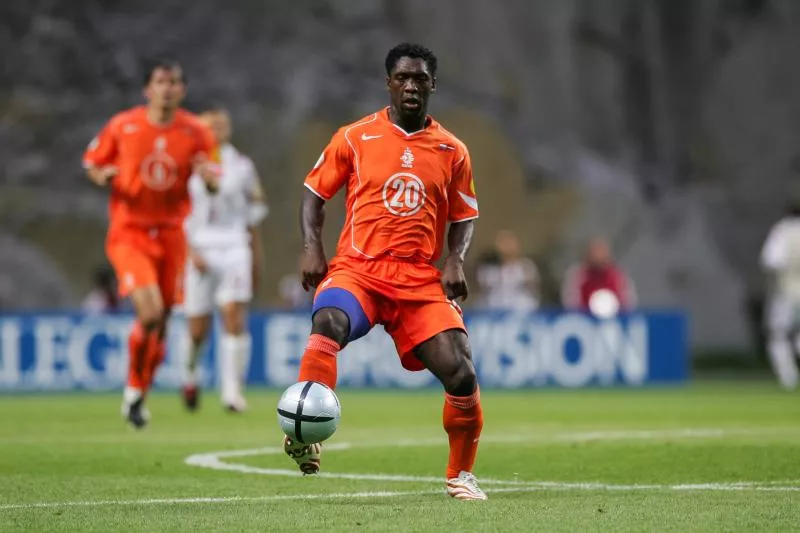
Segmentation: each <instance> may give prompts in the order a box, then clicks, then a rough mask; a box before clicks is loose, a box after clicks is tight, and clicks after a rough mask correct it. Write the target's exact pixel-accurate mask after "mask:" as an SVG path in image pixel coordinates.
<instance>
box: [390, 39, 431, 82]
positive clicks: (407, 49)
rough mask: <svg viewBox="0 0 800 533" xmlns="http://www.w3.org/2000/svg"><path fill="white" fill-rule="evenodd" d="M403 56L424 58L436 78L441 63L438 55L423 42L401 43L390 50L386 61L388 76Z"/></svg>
mask: <svg viewBox="0 0 800 533" xmlns="http://www.w3.org/2000/svg"><path fill="white" fill-rule="evenodd" d="M403 57H409V58H411V59H421V60H423V61H424V62H425V63H426V64H427V65H428V71H429V72H430V74H431V76H433V77H434V78H435V77H436V68H437V66H438V63H439V61H438V59H436V55H435V54H434V53H433V52H431V51H430V50H429V49H427V48H425V47H424V46H422V45H421V44H413V43H400V44H398V45H397V46H395V47H394V48H392V49H391V50H389V53H388V54H386V62H385V66H386V75H387V76H391V75H392V70H393V69H394V68H395V66H397V62H398V61H399V60H400V58H403Z"/></svg>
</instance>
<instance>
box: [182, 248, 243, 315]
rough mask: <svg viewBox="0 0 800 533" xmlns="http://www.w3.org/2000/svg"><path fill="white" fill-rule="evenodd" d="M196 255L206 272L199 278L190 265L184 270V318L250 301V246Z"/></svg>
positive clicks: (190, 263) (205, 251)
mask: <svg viewBox="0 0 800 533" xmlns="http://www.w3.org/2000/svg"><path fill="white" fill-rule="evenodd" d="M198 253H199V254H200V255H201V256H202V257H203V259H205V261H206V263H207V264H208V270H207V271H206V272H205V273H204V274H201V273H200V272H198V271H197V268H195V266H194V264H193V263H192V262H191V261H189V264H188V265H187V267H186V285H185V287H184V288H185V291H186V295H185V299H184V312H185V313H186V315H187V316H200V315H208V314H211V313H212V311H213V310H214V306H215V305H217V306H223V305H226V304H229V303H232V302H236V303H248V302H249V301H250V300H252V298H253V277H252V268H253V256H252V252H251V251H250V247H249V246H235V247H231V248H208V249H200V250H198Z"/></svg>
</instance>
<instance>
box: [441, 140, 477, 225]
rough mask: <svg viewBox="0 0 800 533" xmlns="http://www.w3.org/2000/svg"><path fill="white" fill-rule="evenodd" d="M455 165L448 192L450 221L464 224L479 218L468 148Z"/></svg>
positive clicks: (459, 156)
mask: <svg viewBox="0 0 800 533" xmlns="http://www.w3.org/2000/svg"><path fill="white" fill-rule="evenodd" d="M460 152H461V153H460V154H459V155H458V156H457V158H456V161H455V163H454V164H453V175H452V178H451V179H450V187H449V189H448V191H447V198H448V201H449V202H450V205H449V206H448V217H447V218H448V220H449V221H450V222H464V221H466V220H472V219H474V218H478V215H479V212H478V199H477V197H476V196H475V178H474V177H473V176H472V161H471V160H470V157H469V152H468V151H467V149H466V148H462V150H461V151H460Z"/></svg>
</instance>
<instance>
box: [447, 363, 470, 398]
mask: <svg viewBox="0 0 800 533" xmlns="http://www.w3.org/2000/svg"><path fill="white" fill-rule="evenodd" d="M442 385H443V386H444V390H445V391H446V392H447V393H448V394H452V395H453V396H469V395H470V394H472V393H473V392H475V387H477V385H478V376H477V375H476V374H475V367H473V366H472V364H470V362H469V360H467V359H462V361H461V363H460V364H459V365H457V366H456V367H455V368H454V369H453V371H452V372H450V373H448V375H446V376H444V379H443V380H442Z"/></svg>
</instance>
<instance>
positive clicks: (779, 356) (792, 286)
mask: <svg viewBox="0 0 800 533" xmlns="http://www.w3.org/2000/svg"><path fill="white" fill-rule="evenodd" d="M761 267H762V268H763V269H764V272H765V274H766V275H767V278H768V282H769V283H768V285H769V291H768V292H769V294H768V303H767V310H766V323H765V326H766V329H767V336H768V342H767V351H768V352H769V358H770V362H771V363H772V368H773V370H774V372H775V374H776V375H777V376H778V381H780V384H781V386H782V387H783V388H785V389H794V388H796V387H797V384H798V380H799V377H798V369H797V361H796V360H795V356H796V353H795V350H794V349H793V347H792V341H791V338H792V335H796V334H797V327H798V325H800V321H798V315H799V314H800V202H795V203H794V204H793V205H791V206H790V207H789V211H788V212H787V214H786V216H784V217H783V218H782V219H781V220H779V221H778V222H777V223H776V224H775V225H774V226H773V227H772V229H771V230H770V232H769V235H768V236H767V240H766V242H765V243H764V248H763V249H762V251H761Z"/></svg>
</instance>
